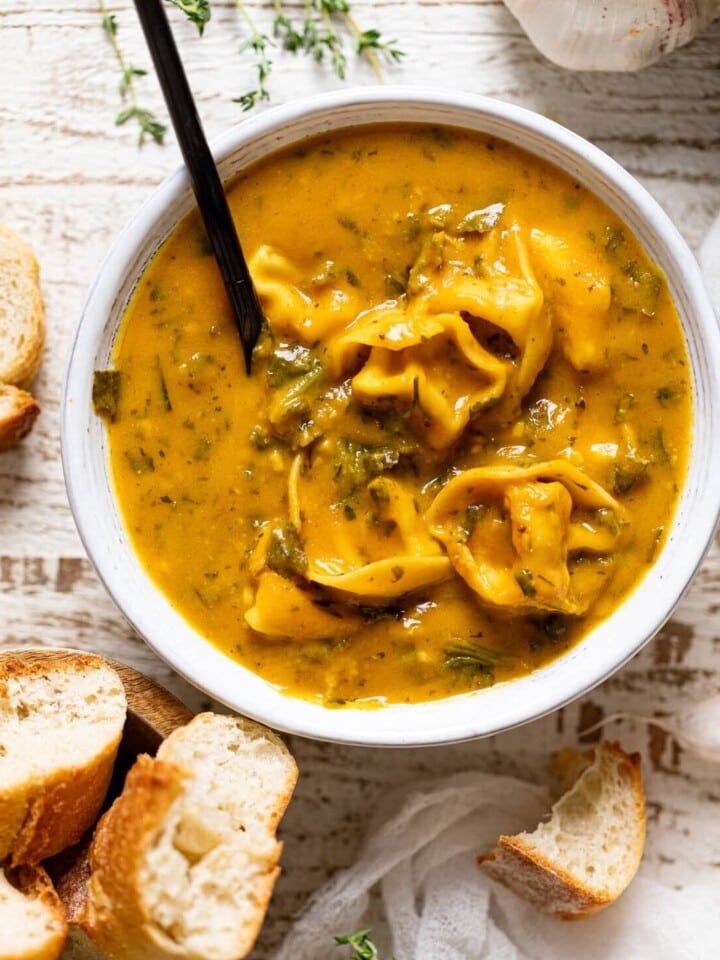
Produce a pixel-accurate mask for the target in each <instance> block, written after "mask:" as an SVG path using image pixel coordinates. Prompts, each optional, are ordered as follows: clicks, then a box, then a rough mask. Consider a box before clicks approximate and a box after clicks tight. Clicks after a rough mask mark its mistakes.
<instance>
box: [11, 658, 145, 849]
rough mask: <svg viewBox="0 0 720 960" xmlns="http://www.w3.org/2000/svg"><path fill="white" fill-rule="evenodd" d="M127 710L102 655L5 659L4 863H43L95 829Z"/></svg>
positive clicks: (112, 672)
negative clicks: (33, 659)
mask: <svg viewBox="0 0 720 960" xmlns="http://www.w3.org/2000/svg"><path fill="white" fill-rule="evenodd" d="M125 709H126V702H125V691H124V689H123V685H122V683H121V681H120V678H119V677H118V675H117V674H116V673H115V671H114V670H112V669H111V668H110V667H109V666H107V664H105V663H104V661H103V660H102V659H101V658H100V657H93V656H89V655H85V654H72V653H68V654H67V655H66V656H65V657H62V658H58V659H54V660H52V661H47V662H45V663H28V662H25V661H22V660H20V659H17V658H15V657H13V656H12V655H5V656H2V657H0V861H2V860H5V859H7V858H9V859H10V863H11V865H12V866H18V865H19V864H33V863H38V862H39V861H40V860H44V859H45V858H46V857H50V856H53V855H54V854H55V853H57V852H58V851H60V850H63V849H65V847H68V846H71V845H72V844H74V843H77V842H78V840H80V838H81V837H82V835H83V834H84V833H85V832H86V831H87V830H88V829H89V828H90V827H91V826H92V824H93V823H94V822H95V820H96V819H97V816H98V814H99V812H100V808H101V806H102V802H103V800H104V798H105V793H106V791H107V788H108V785H109V783H110V777H111V775H112V769H113V763H114V761H115V755H116V753H117V748H118V744H119V742H120V737H121V734H122V729H123V725H124V722H125Z"/></svg>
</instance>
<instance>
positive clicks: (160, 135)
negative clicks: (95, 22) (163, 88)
mask: <svg viewBox="0 0 720 960" xmlns="http://www.w3.org/2000/svg"><path fill="white" fill-rule="evenodd" d="M98 5H99V7H100V13H101V15H102V26H103V30H104V31H105V33H106V35H107V37H108V40H109V41H110V46H111V47H112V49H113V53H114V54H115V59H116V60H117V62H118V65H119V67H120V83H119V84H118V90H119V93H120V97H121V98H122V99H123V100H124V101H125V102H126V103H127V104H128V106H126V107H125V108H124V109H123V110H121V111H120V113H118V115H117V116H116V117H115V125H116V126H118V127H120V126H123V125H124V124H126V123H127V122H128V121H129V120H135V121H136V122H137V124H138V127H139V128H140V131H139V134H138V144H140V145H142V144H143V143H144V142H145V137H146V136H149V137H151V138H152V139H153V140H154V141H155V143H162V142H163V140H164V138H165V132H166V130H167V128H166V127H165V125H164V124H162V123H160V121H159V120H158V119H157V117H156V116H155V114H153V113H151V112H150V111H149V110H145V109H144V108H143V107H141V106H140V104H139V102H138V96H137V90H136V88H135V80H136V79H137V78H138V77H144V76H145V75H146V74H147V70H142V69H140V68H139V67H134V66H133V65H132V64H131V63H130V62H129V61H128V60H127V59H126V57H125V54H124V53H123V50H122V47H121V46H120V43H119V41H118V23H117V18H116V17H115V15H114V14H112V13H108V10H107V7H106V6H105V0H98Z"/></svg>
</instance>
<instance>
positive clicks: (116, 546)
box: [61, 86, 720, 746]
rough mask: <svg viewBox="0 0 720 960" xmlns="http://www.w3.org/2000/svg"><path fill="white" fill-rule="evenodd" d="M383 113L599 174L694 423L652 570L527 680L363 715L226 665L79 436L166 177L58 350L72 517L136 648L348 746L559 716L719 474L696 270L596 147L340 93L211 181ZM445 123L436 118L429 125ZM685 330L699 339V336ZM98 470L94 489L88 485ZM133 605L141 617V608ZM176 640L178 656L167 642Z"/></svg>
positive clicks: (469, 107)
mask: <svg viewBox="0 0 720 960" xmlns="http://www.w3.org/2000/svg"><path fill="white" fill-rule="evenodd" d="M383 110H389V111H391V112H395V113H397V114H398V116H396V117H394V118H388V119H387V121H386V120H385V119H381V120H379V121H375V122H407V117H406V115H412V116H410V119H409V122H414V120H415V119H417V121H418V122H423V121H422V115H423V114H426V113H429V114H430V115H431V118H430V119H429V120H428V119H426V120H425V121H424V122H426V123H429V124H430V125H432V124H435V125H450V126H456V127H468V128H469V129H475V130H479V131H481V130H487V132H489V133H490V134H491V135H492V134H493V133H494V132H495V133H496V132H497V129H498V128H500V129H502V130H503V131H504V132H503V133H500V134H497V135H498V136H501V137H503V138H504V139H506V140H511V142H514V143H517V144H518V145H519V146H520V147H521V148H523V149H525V150H527V151H528V152H530V153H535V154H537V155H539V156H540V157H541V158H542V159H545V160H549V162H551V163H555V165H556V166H560V167H561V169H563V170H564V171H565V172H566V173H568V174H569V175H571V176H573V177H575V178H576V179H578V180H580V182H583V183H585V184H588V183H590V182H595V181H597V186H590V187H589V189H591V190H593V192H595V193H596V194H597V195H599V196H600V199H601V200H602V201H603V202H604V203H606V204H607V205H608V206H609V207H611V208H612V209H614V210H615V211H616V212H618V208H619V209H620V210H623V211H625V214H627V212H631V213H632V217H630V221H631V223H630V226H631V229H632V230H633V232H634V233H635V235H636V236H638V237H639V239H640V241H641V242H642V243H643V245H644V247H645V248H646V250H648V252H649V254H650V256H651V257H652V259H653V260H655V261H656V262H658V261H659V265H660V266H661V268H662V269H663V270H664V271H665V273H666V275H667V276H668V280H669V281H670V282H671V287H672V290H673V294H674V299H675V302H676V305H677V306H678V312H679V313H680V315H681V319H682V321H683V328H684V332H685V338H686V346H687V348H688V352H689V354H690V356H691V360H692V361H693V362H692V374H693V394H694V424H693V436H692V438H691V451H690V456H689V458H688V465H687V477H686V482H685V487H684V488H683V491H682V494H681V500H680V503H679V505H678V508H677V510H676V514H675V517H674V518H673V522H672V527H671V532H670V535H669V536H668V538H667V540H666V542H665V544H664V546H663V548H662V550H661V551H660V554H659V555H658V558H657V559H656V561H655V563H654V565H653V567H652V568H650V570H649V571H648V572H647V573H646V574H645V576H644V577H643V579H642V580H641V581H640V583H639V584H638V585H637V586H636V587H635V588H634V589H633V591H632V593H631V594H630V596H629V597H628V598H627V599H626V600H625V601H624V602H623V604H621V606H620V608H618V609H617V610H616V611H615V612H614V613H613V614H611V615H610V617H609V618H607V619H606V620H605V621H603V622H602V623H601V624H599V625H598V626H596V627H594V628H593V629H591V631H590V632H589V633H588V634H587V635H586V637H585V638H584V639H583V640H581V641H580V642H579V643H578V644H576V645H575V646H574V647H572V648H571V649H570V650H569V651H567V652H566V653H564V654H562V655H561V656H560V657H558V658H557V659H556V660H554V661H553V662H552V663H551V664H549V665H547V666H545V667H543V668H540V669H539V670H537V671H535V672H534V673H531V674H529V675H528V676H527V677H523V678H520V679H517V680H513V681H509V682H507V683H501V684H496V685H495V686H493V687H491V688H489V689H485V690H479V691H474V692H471V693H465V694H461V695H458V696H455V697H450V698H446V699H442V700H436V701H429V702H425V703H418V704H393V705H387V706H383V707H380V708H378V709H373V710H369V709H366V708H363V707H362V706H359V707H352V706H344V707H343V708H342V709H341V710H338V709H333V708H330V707H328V706H323V705H321V704H319V703H313V702H310V701H307V700H303V699H300V698H295V697H292V696H289V695H286V694H283V693H282V692H281V691H279V690H278V689H277V688H276V687H274V686H273V685H272V684H271V683H269V682H268V681H265V680H263V679H262V678H260V677H258V676H257V675H256V674H254V673H252V672H251V671H249V670H247V668H245V667H242V666H240V665H239V664H237V663H236V662H235V661H232V660H230V659H229V658H228V657H226V655H225V654H223V653H221V652H220V651H219V650H218V649H217V648H215V647H213V646H212V644H211V643H210V641H208V640H206V639H205V638H204V637H202V636H201V635H200V634H199V633H196V632H195V631H194V630H193V629H192V628H191V627H190V626H189V625H188V624H187V623H185V621H184V620H182V618H181V617H179V615H178V614H177V613H175V611H174V610H173V609H172V607H171V606H170V603H169V601H168V600H166V598H165V597H164V596H163V595H162V593H161V592H160V591H159V590H158V588H156V587H155V586H154V584H153V583H152V581H151V580H150V578H149V576H148V575H147V574H145V573H144V571H143V570H142V568H141V565H140V563H139V561H138V560H137V559H136V558H135V556H134V554H133V552H132V549H131V548H130V547H129V543H128V541H127V538H126V537H125V538H124V537H123V531H124V527H123V525H122V524H121V523H119V520H118V516H117V510H116V508H115V516H114V518H112V520H110V519H108V517H107V508H108V507H109V509H110V510H111V511H112V510H113V508H114V501H113V499H112V495H110V496H109V500H108V490H109V489H110V486H111V481H110V479H109V476H108V473H109V471H108V469H107V458H106V454H105V450H104V447H103V445H102V441H100V444H98V443H97V442H95V441H94V440H93V439H92V434H93V429H94V426H93V423H92V408H91V403H90V393H89V386H88V385H89V383H90V382H91V378H92V370H93V369H95V368H96V365H97V358H98V356H99V354H100V353H101V352H102V344H103V342H105V355H106V356H107V354H108V351H109V346H108V345H109V344H111V342H112V339H113V338H114V334H115V332H116V331H117V321H118V319H119V316H120V314H121V312H122V309H123V308H124V306H125V304H126V303H127V299H128V294H127V289H129V288H128V278H129V271H130V270H132V269H134V270H135V278H134V282H137V281H138V279H139V272H138V271H139V270H140V267H141V266H142V264H143V263H144V262H146V261H147V259H149V257H145V258H144V259H143V258H142V256H141V252H142V248H143V245H145V246H146V247H147V246H148V237H152V236H155V241H154V250H156V249H157V248H158V247H159V245H160V244H161V243H162V241H163V240H164V238H165V236H167V233H169V232H170V228H171V227H172V226H174V225H175V223H177V222H178V221H179V220H180V219H181V217H182V216H183V215H184V214H183V212H182V210H181V206H182V198H183V197H185V198H186V200H187V197H188V195H189V179H188V176H187V173H186V171H185V168H184V167H179V168H178V169H177V170H175V172H174V173H172V174H171V175H170V176H169V177H168V178H166V179H165V180H164V181H163V182H162V183H161V184H160V185H159V186H158V187H157V188H156V189H155V190H154V191H153V192H152V194H151V195H150V197H149V198H148V199H147V200H146V201H145V203H144V204H143V205H142V206H141V207H140V208H139V210H138V211H137V212H136V214H135V215H134V217H133V218H132V219H131V220H130V222H129V223H128V224H127V226H126V227H125V229H124V230H123V231H122V232H121V233H120V234H119V236H118V237H117V239H116V240H115V242H114V243H113V245H112V246H111V248H110V250H109V252H108V254H107V256H106V257H105V259H104V261H103V263H102V264H101V266H100V268H99V270H98V273H97V275H96V277H95V280H94V282H93V284H92V286H91V288H90V291H89V293H88V295H87V299H86V302H85V305H84V307H83V311H82V314H81V317H80V320H79V322H78V324H77V327H76V330H75V334H74V336H73V338H72V342H71V346H70V351H69V357H68V363H67V369H66V375H65V383H64V388H63V397H62V412H61V454H62V464H63V471H64V475H65V483H66V489H67V495H68V500H69V503H70V507H71V510H72V513H73V517H74V519H75V523H76V526H77V529H78V532H79V534H80V538H81V540H82V542H83V545H84V547H85V549H86V551H87V554H88V557H89V558H90V560H91V562H92V563H93V566H94V567H95V570H96V572H97V574H98V576H99V578H100V580H101V581H102V583H103V584H104V586H105V588H106V590H107V591H108V593H109V594H110V596H111V597H112V599H113V600H114V602H115V603H116V605H117V606H118V608H119V610H120V611H121V612H122V613H123V614H124V616H125V617H126V618H127V619H128V620H129V622H130V624H131V625H132V626H133V628H134V629H135V630H136V631H137V632H138V633H139V634H140V636H141V637H143V639H144V640H145V642H146V643H147V644H148V645H149V646H150V648H151V649H152V650H153V651H154V652H155V653H156V654H157V655H158V656H159V657H160V658H161V659H162V660H164V661H165V662H166V663H167V664H169V665H170V666H171V667H172V668H173V669H174V670H176V671H177V672H178V673H179V674H180V675H181V676H183V677H184V678H185V679H186V680H187V681H188V682H189V683H191V684H192V685H193V686H195V687H197V688H199V689H201V690H203V691H204V692H205V693H207V694H209V695H210V696H212V697H214V698H215V699H216V700H219V701H220V702H222V703H224V704H225V705H226V706H228V707H230V708H231V709H234V710H236V711H238V712H240V713H244V714H247V715H248V716H251V717H253V718H254V719H255V720H258V721H260V722H262V723H265V724H267V725H268V726H271V727H274V728H276V729H280V730H284V731H286V732H288V733H295V734H299V735H302V736H306V737H312V738H315V739H319V740H325V741H331V742H338V743H346V744H355V745H366V746H422V745H431V744H441V743H451V742H460V741H463V740H470V739H475V738H477V737H484V736H490V735H493V734H496V733H499V732H502V731H505V730H509V729H511V728H513V727H516V726H519V725H521V724H524V723H528V722H530V721H532V720H536V719H539V718H540V717H542V716H544V715H546V714H548V713H551V712H553V711H555V710H557V709H559V708H560V707H562V706H564V705H565V704H567V703H569V702H570V701H572V700H575V699H576V698H578V697H580V696H582V695H583V694H585V693H587V692H588V691H589V690H591V689H592V688H593V687H595V686H597V685H598V684H599V683H601V682H602V681H603V680H605V679H606V678H607V677H608V676H610V675H611V674H612V673H614V672H615V671H616V670H618V669H620V667H622V666H623V665H624V664H625V663H626V662H627V661H628V660H630V659H631V658H632V657H633V656H634V655H635V654H636V653H637V652H638V651H639V650H640V649H641V648H642V647H643V646H644V645H645V644H646V643H647V642H648V641H649V640H650V639H651V638H652V637H653V636H654V635H655V633H656V632H657V631H658V630H659V629H660V628H661V627H662V625H663V624H664V623H665V622H666V620H667V619H668V618H669V617H670V615H671V614H672V611H673V609H674V608H675V606H676V604H677V603H678V602H679V600H680V599H681V597H682V596H683V594H684V593H685V591H686V589H687V587H688V586H689V584H690V581H691V580H692V578H693V576H694V575H695V573H696V572H697V569H698V568H699V566H700V564H701V563H702V560H703V558H704V556H705V554H706V552H707V550H708V549H709V547H710V544H711V542H712V538H713V534H714V530H715V527H716V524H717V521H718V517H719V516H720V484H719V485H717V489H714V488H713V485H712V484H711V483H709V482H707V481H708V480H709V479H710V478H712V477H713V476H717V475H718V472H720V373H719V372H720V328H719V327H718V322H717V318H716V317H715V314H714V311H713V307H712V305H711V303H710V300H709V297H708V294H707V292H706V290H705V287H704V283H703V280H702V275H701V273H700V269H699V266H698V264H697V262H696V261H695V258H694V257H693V255H692V253H691V252H690V250H689V248H688V247H687V245H686V243H685V241H684V240H683V239H682V237H681V236H680V233H679V232H678V230H677V229H676V227H675V226H674V225H673V223H672V222H671V220H670V219H669V217H668V216H667V215H666V214H665V212H664V211H663V210H662V209H661V207H660V206H659V204H658V203H657V201H655V200H654V198H652V197H651V195H650V194H649V193H648V192H647V191H646V189H645V188H644V187H643V186H642V185H641V184H639V183H638V182H637V181H636V180H635V179H634V178H633V177H632V176H631V175H630V174H629V173H628V172H627V171H625V170H624V168H623V167H621V166H620V165H619V164H618V163H617V162H616V161H615V160H613V159H612V158H611V157H609V156H608V155H607V154H605V153H604V152H603V151H602V150H600V149H599V148H598V147H596V146H594V145H593V144H591V143H590V142H588V141H587V140H585V139H583V138H582V137H580V136H579V135H578V134H576V133H573V132H572V131H570V130H568V129H566V128H565V127H563V126H561V125H560V124H558V123H556V122H555V121H553V120H549V119H547V118H546V117H543V116H542V115H540V114H538V113H535V112H533V111H531V110H528V109H526V108H524V107H520V106H517V105H515V104H512V103H507V102H504V101H500V100H496V99H493V98H489V97H484V96H479V95H475V94H469V93H461V92H457V91H451V90H443V91H437V90H430V89H424V88H422V87H403V86H394V87H393V86H387V87H382V88H345V89H343V90H340V91H335V92H332V93H329V94H327V93H326V94H319V95H314V96H312V97H307V98H303V99H300V100H297V101H293V102H291V103H286V104H283V105H280V106H276V107H273V108H271V109H269V110H267V111H266V112H264V113H262V114H259V115H257V116H255V117H251V118H249V119H246V120H244V121H243V122H242V123H240V124H238V125H236V126H234V127H232V128H230V129H229V130H228V131H226V132H225V133H223V134H221V135H220V136H219V137H217V138H216V139H214V140H213V142H212V144H211V149H212V152H213V155H214V157H215V158H216V161H217V162H218V164H219V165H220V167H221V172H222V168H223V166H225V167H227V164H228V163H229V162H232V161H233V158H235V159H237V156H238V154H239V153H242V151H243V150H244V149H247V148H248V145H252V144H257V143H260V142H265V141H266V140H269V141H270V146H271V147H272V149H266V150H264V151H263V154H262V155H266V154H267V153H271V152H273V150H274V149H279V148H281V147H282V146H283V145H285V143H286V142H288V143H294V142H297V141H298V139H302V138H303V137H306V136H311V135H314V134H315V133H317V132H320V131H322V130H331V129H337V128H340V127H341V126H343V125H345V126H347V125H365V124H367V123H368V122H373V120H372V117H374V116H375V114H381V113H382V111H383ZM445 114H447V119H443V117H444V115H445ZM349 115H353V116H356V117H361V116H364V115H370V117H371V119H370V120H368V119H355V120H351V119H350V117H349ZM415 115H417V116H415ZM452 115H454V116H455V120H454V122H453V120H452V119H451V117H452ZM461 115H462V116H461ZM340 116H344V117H345V120H346V123H345V124H342V123H339V122H336V121H337V119H338V117H340ZM470 118H472V123H471V122H470ZM308 123H309V124H310V125H311V126H312V124H315V125H316V126H317V124H318V123H320V127H319V128H318V129H317V130H316V129H314V128H313V130H312V132H305V133H302V129H303V127H305V125H306V124H308ZM323 124H329V125H326V126H323ZM296 130H297V131H298V133H299V134H300V136H298V137H296V138H294V139H290V140H287V141H285V140H284V139H283V138H286V137H288V136H289V133H288V131H290V133H292V132H294V131H296ZM509 133H512V134H513V136H509V135H508V134H509ZM273 143H274V144H275V145H274V146H272V144H273ZM571 161H572V162H571ZM598 186H601V187H602V192H601V190H599V189H598ZM173 211H175V213H173ZM625 214H619V215H620V216H621V218H622V219H623V220H626V219H627V216H626V215H625ZM162 223H165V227H166V229H165V233H164V234H163V235H161V236H159V237H158V236H157V231H158V225H159V224H162ZM659 255H660V256H659ZM669 265H672V267H673V269H672V271H670V270H669V268H668V266H669ZM140 272H141V271H140ZM123 284H125V288H126V289H125V293H123ZM109 321H113V323H110V322H109ZM692 336H697V337H698V341H697V343H695V342H694V341H693V340H692V339H691V337H692ZM103 338H104V340H103ZM108 338H109V339H108ZM701 374H702V376H701ZM701 440H702V441H703V442H702V443H701ZM103 477H104V478H105V487H106V488H103V486H102V484H103ZM703 479H704V480H705V481H706V482H705V483H704V484H703V483H702V480H703ZM694 480H696V481H698V482H697V488H696V489H694V488H693V489H689V488H690V487H692V484H691V481H694ZM88 483H89V487H88ZM104 508H105V509H104ZM113 523H114V526H111V527H109V526H108V524H113ZM681 541H682V542H681ZM145 604H149V606H150V609H145V607H144V605H145ZM621 613H622V614H623V615H620V614H621ZM640 621H642V623H643V626H642V627H640ZM608 624H611V625H612V628H609V627H608ZM633 624H634V628H633V629H629V628H630V627H632V626H633ZM623 631H624V632H623ZM180 640H182V641H187V642H188V643H189V644H190V647H189V648H188V647H185V646H181V645H180V644H179V642H178V641H180ZM593 640H594V641H595V649H593V650H591V651H590V654H589V653H588V650H589V648H590V646H591V643H589V642H588V641H590V642H592V641H593ZM602 640H605V641H606V644H605V646H603V644H602V642H601V641H602ZM588 665H590V667H591V669H589V670H588ZM586 671H587V672H586ZM238 691H239V693H238Z"/></svg>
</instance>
